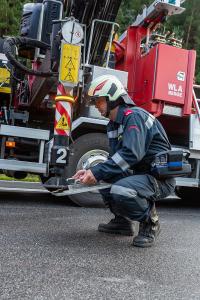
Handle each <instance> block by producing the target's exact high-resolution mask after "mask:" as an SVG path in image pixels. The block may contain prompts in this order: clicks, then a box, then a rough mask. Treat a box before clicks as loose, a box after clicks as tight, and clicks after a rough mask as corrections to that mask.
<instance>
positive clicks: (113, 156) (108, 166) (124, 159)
mask: <svg viewBox="0 0 200 300" xmlns="http://www.w3.org/2000/svg"><path fill="white" fill-rule="evenodd" d="M107 134H108V138H109V145H110V156H109V158H108V160H107V161H105V162H103V163H99V164H98V165H96V166H94V167H92V168H91V171H92V173H93V174H94V176H95V178H96V179H97V180H106V179H109V178H112V177H113V176H116V175H118V174H120V173H122V172H124V171H126V170H128V169H133V170H134V171H135V172H136V173H141V172H143V173H148V169H150V163H151V162H152V160H153V159H154V156H155V155H156V154H158V153H159V152H162V151H166V150H170V149H171V146H170V143H169V141H168V138H167V135H166V133H165V131H164V129H163V127H162V125H161V124H160V122H159V121H158V120H157V119H156V118H155V117H154V116H153V115H151V114H150V113H148V112H147V111H145V110H144V109H142V108H139V107H131V108H130V107H128V108H127V106H124V105H123V106H119V110H118V113H117V117H116V120H115V122H113V121H110V122H109V123H108V125H107Z"/></svg>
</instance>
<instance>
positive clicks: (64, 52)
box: [59, 43, 81, 85]
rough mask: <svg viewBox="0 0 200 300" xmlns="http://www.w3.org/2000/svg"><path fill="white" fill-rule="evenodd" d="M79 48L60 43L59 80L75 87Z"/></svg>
mask: <svg viewBox="0 0 200 300" xmlns="http://www.w3.org/2000/svg"><path fill="white" fill-rule="evenodd" d="M80 56H81V46H77V45H71V44H65V43H62V47H61V61H60V74H59V80H60V81H61V82H62V83H63V84H64V85H65V84H67V83H69V84H72V85H77V84H78V82H79V69H80Z"/></svg>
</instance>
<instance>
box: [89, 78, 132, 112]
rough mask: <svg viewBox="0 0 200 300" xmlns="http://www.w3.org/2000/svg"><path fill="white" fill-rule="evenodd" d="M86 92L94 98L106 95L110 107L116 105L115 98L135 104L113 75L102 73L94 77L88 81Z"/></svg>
mask: <svg viewBox="0 0 200 300" xmlns="http://www.w3.org/2000/svg"><path fill="white" fill-rule="evenodd" d="M87 94H88V96H90V97H92V99H94V100H95V99H97V98H99V97H106V98H107V100H108V101H109V102H110V103H109V104H110V106H111V107H110V108H111V109H112V108H114V107H116V106H117V105H118V103H117V102H118V101H117V100H119V99H123V102H125V103H126V104H128V105H135V103H134V102H133V100H132V99H131V98H130V97H129V96H128V93H127V91H126V90H125V88H124V87H123V85H122V83H121V81H120V80H119V79H118V78H117V77H115V76H113V75H102V76H99V77H97V78H95V79H94V80H93V81H92V82H91V83H90V86H89V88H88V92H87ZM116 101H117V102H116ZM115 102H116V103H115Z"/></svg>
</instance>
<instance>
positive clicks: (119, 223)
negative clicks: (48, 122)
mask: <svg viewBox="0 0 200 300" xmlns="http://www.w3.org/2000/svg"><path fill="white" fill-rule="evenodd" d="M98 231H100V232H105V233H114V234H121V235H128V236H132V235H133V228H132V223H131V221H128V220H126V219H125V218H123V217H121V216H115V218H114V219H112V220H110V222H109V223H108V224H99V227H98Z"/></svg>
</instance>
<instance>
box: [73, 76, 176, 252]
mask: <svg viewBox="0 0 200 300" xmlns="http://www.w3.org/2000/svg"><path fill="white" fill-rule="evenodd" d="M88 95H89V96H90V97H91V99H92V100H94V101H95V106H96V107H97V109H98V110H99V112H100V113H101V115H102V116H104V117H107V118H109V120H110V122H109V123H108V125H107V134H108V138H109V145H110V156H109V158H108V159H107V161H105V162H103V163H99V164H98V165H96V166H94V167H91V168H90V169H88V170H79V171H78V172H77V173H76V174H75V175H74V178H75V179H78V180H80V181H81V182H82V183H83V184H95V183H97V182H98V181H100V180H103V181H105V182H110V183H112V186H111V188H110V189H106V190H103V191H102V192H101V193H102V194H103V197H104V201H105V203H106V204H107V206H108V207H109V208H110V210H111V212H112V213H113V214H114V216H115V217H114V219H112V220H111V221H110V222H109V223H108V224H100V225H99V228H98V230H99V231H100V232H106V233H116V234H124V235H133V228H132V221H138V222H139V223H140V225H139V232H138V235H137V236H135V237H134V239H133V246H136V247H150V246H152V245H153V244H154V243H155V240H156V238H157V236H158V234H159V232H160V223H159V219H158V215H157V212H156V208H155V201H156V200H158V199H160V198H163V197H166V196H168V195H170V194H171V193H172V192H173V190H174V187H175V181H174V179H172V178H170V179H165V180H157V179H156V178H155V177H154V176H152V175H151V172H150V170H151V163H152V161H153V160H154V158H155V155H157V154H158V153H160V152H162V151H167V150H170V149H171V145H170V143H169V141H168V138H167V135H166V133H165V131H164V129H163V127H162V125H161V124H160V122H159V121H158V120H157V119H156V118H155V117H154V116H152V115H151V114H150V113H148V112H147V111H145V110H144V109H142V108H139V107H137V106H136V105H135V104H134V102H133V101H132V100H131V99H130V98H129V96H128V94H127V92H126V90H125V89H124V87H123V86H122V84H121V82H120V81H119V80H118V79H117V78H116V77H115V76H111V75H103V76H100V77H98V78H96V79H94V80H93V81H92V82H91V84H90V87H89V89H88Z"/></svg>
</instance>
